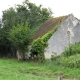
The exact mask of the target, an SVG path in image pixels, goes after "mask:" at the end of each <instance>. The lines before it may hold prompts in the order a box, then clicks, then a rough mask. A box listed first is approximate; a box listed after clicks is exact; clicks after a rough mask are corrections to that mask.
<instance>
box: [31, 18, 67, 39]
mask: <svg viewBox="0 0 80 80" xmlns="http://www.w3.org/2000/svg"><path fill="white" fill-rule="evenodd" d="M67 17H68V16H61V17H57V18H50V19H48V20H47V21H45V22H44V23H43V24H42V26H41V27H40V28H39V29H38V30H37V31H36V32H35V34H34V36H33V40H34V39H37V38H39V37H42V36H43V35H45V34H46V33H48V32H49V31H51V30H53V29H54V28H55V27H56V26H58V25H59V24H61V22H62V21H64V20H65V19H66V18H67Z"/></svg>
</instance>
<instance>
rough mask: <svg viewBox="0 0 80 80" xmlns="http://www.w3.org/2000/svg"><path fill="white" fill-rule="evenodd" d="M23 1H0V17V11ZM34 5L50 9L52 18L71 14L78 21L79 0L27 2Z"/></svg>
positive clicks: (79, 16)
mask: <svg viewBox="0 0 80 80" xmlns="http://www.w3.org/2000/svg"><path fill="white" fill-rule="evenodd" d="M23 1H24V0H0V15H2V11H3V10H5V9H8V8H9V7H13V6H14V4H21V3H22V2H23ZM29 1H30V2H33V3H35V4H36V5H40V4H42V5H43V7H46V8H51V10H52V12H53V13H54V14H53V16H54V17H58V16H63V15H68V14H71V13H73V15H74V16H75V17H77V18H78V19H80V0H29Z"/></svg>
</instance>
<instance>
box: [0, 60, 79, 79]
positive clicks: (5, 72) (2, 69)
mask: <svg viewBox="0 0 80 80" xmlns="http://www.w3.org/2000/svg"><path fill="white" fill-rule="evenodd" d="M59 75H62V76H63V77H64V79H63V80H80V79H78V78H80V70H79V69H70V68H62V67H60V66H56V65H53V63H49V62H45V63H44V64H39V63H36V62H29V61H28V62H18V61H17V60H11V59H0V80H58V76H59ZM74 78H76V79H74Z"/></svg>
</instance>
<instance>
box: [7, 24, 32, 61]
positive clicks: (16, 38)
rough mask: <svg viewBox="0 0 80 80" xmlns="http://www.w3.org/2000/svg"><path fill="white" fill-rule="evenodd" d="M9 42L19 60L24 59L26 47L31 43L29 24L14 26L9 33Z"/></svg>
mask: <svg viewBox="0 0 80 80" xmlns="http://www.w3.org/2000/svg"><path fill="white" fill-rule="evenodd" d="M8 39H9V41H10V42H11V43H12V45H14V46H15V47H16V49H17V50H18V54H19V55H20V56H21V59H22V60H24V59H25V52H26V51H28V45H29V43H30V41H31V34H30V29H29V24H28V23H26V24H25V25H24V24H23V23H21V24H18V25H17V26H14V27H13V28H12V29H11V30H10V32H9V38H8Z"/></svg>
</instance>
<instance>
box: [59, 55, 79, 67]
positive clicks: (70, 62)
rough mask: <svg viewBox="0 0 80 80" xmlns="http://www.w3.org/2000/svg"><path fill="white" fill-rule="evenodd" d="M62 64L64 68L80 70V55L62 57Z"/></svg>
mask: <svg viewBox="0 0 80 80" xmlns="http://www.w3.org/2000/svg"><path fill="white" fill-rule="evenodd" d="M60 63H61V65H62V66H64V67H70V68H80V54H76V55H72V56H69V57H61V59H60Z"/></svg>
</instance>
